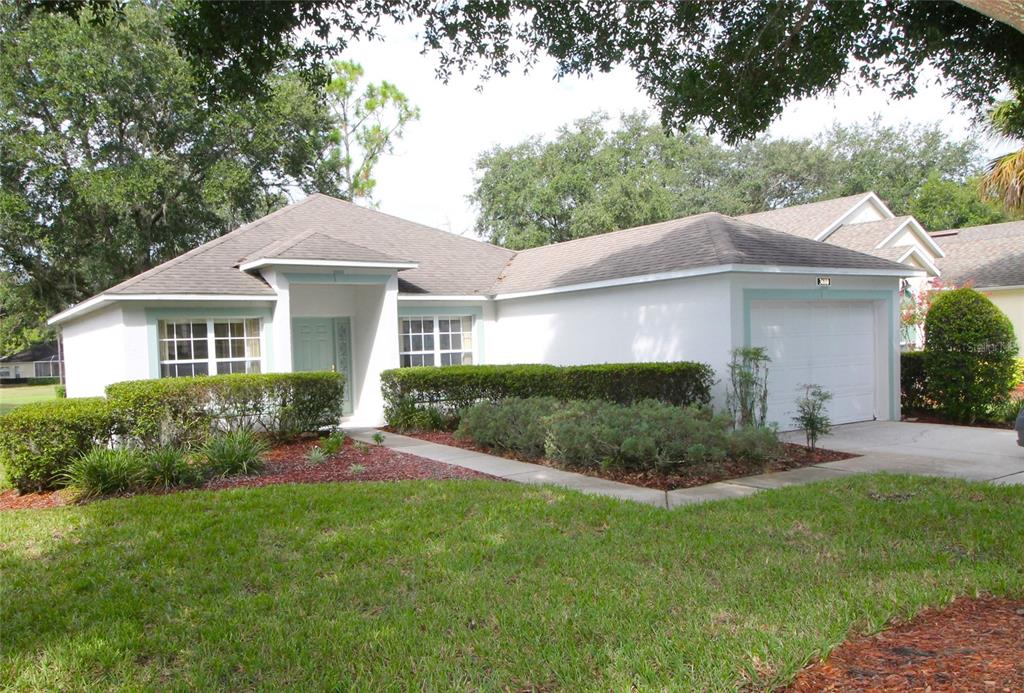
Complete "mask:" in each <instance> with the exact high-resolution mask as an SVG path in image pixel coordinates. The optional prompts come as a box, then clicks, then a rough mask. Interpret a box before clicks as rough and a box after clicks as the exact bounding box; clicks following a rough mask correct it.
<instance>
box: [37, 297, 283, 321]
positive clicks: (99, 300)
mask: <svg viewBox="0 0 1024 693" xmlns="http://www.w3.org/2000/svg"><path fill="white" fill-rule="evenodd" d="M276 300H277V296H275V295H273V294H99V295H96V296H93V297H92V298H90V299H87V300H85V301H82V302H81V303H78V304H76V305H73V306H71V307H70V308H68V309H66V310H62V311H61V312H59V313H57V314H56V315H54V316H52V317H50V318H49V319H47V321H46V324H47V325H59V324H61V323H64V322H67V321H68V320H70V319H72V318H79V317H82V316H83V315H87V314H89V313H92V312H94V311H97V310H100V309H101V308H105V307H106V306H108V305H110V304H113V303H117V302H119V301H220V302H225V303H231V302H236V301H245V302H270V303H272V302H274V301H276Z"/></svg>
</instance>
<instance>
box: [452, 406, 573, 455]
mask: <svg viewBox="0 0 1024 693" xmlns="http://www.w3.org/2000/svg"><path fill="white" fill-rule="evenodd" d="M558 406H559V402H558V400H556V399H555V398H553V397H533V398H527V399H524V398H520V397H510V398H509V399H506V400H503V401H501V402H500V403H497V404H496V403H494V402H479V403H477V404H474V405H472V406H470V407H467V408H466V409H464V410H463V412H462V417H461V421H460V423H459V428H458V430H456V431H455V435H456V436H457V437H459V438H464V439H468V440H472V441H473V442H474V443H476V444H477V445H482V446H484V447H488V448H493V449H495V450H500V451H505V452H515V453H518V454H520V455H523V456H525V457H530V458H539V457H542V456H543V455H544V437H545V435H546V434H547V428H546V426H545V422H544V420H545V418H546V417H547V416H550V415H551V414H552V413H553V412H554V411H555V410H556V409H557V408H558Z"/></svg>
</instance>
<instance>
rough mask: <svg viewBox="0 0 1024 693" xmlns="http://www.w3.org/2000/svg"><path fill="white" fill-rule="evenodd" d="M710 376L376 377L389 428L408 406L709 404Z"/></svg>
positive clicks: (668, 367) (516, 372)
mask: <svg viewBox="0 0 1024 693" xmlns="http://www.w3.org/2000/svg"><path fill="white" fill-rule="evenodd" d="M714 381H715V373H714V370H713V369H712V368H711V367H710V366H708V365H706V364H703V363H694V362H690V361H678V362H672V363H606V364H599V365H591V366H548V365H543V364H524V365H510V366H422V367H417V368H399V369H394V370H389V371H384V373H382V374H381V386H382V389H383V393H384V401H385V403H386V406H385V416H386V417H387V419H388V423H389V424H393V419H395V418H396V416H397V415H398V414H399V413H400V412H403V411H407V410H408V409H409V405H410V403H412V404H414V405H417V406H420V407H431V408H436V409H439V410H441V411H442V412H444V413H445V414H446V415H449V416H451V415H454V414H457V413H458V412H459V411H461V410H462V409H464V408H465V407H468V406H470V405H472V404H475V403H477V402H481V401H489V402H499V401H501V400H504V399H508V398H510V397H520V398H522V397H556V398H558V399H560V400H592V399H593V400H605V401H609V402H616V403H619V404H632V403H634V402H639V401H641V400H644V399H655V400H659V401H661V402H668V403H670V404H675V405H691V404H707V403H709V402H710V401H711V386H712V385H713V384H714Z"/></svg>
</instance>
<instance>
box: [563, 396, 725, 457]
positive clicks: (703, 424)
mask: <svg viewBox="0 0 1024 693" xmlns="http://www.w3.org/2000/svg"><path fill="white" fill-rule="evenodd" d="M731 429H732V417H731V416H729V415H727V414H719V415H717V416H716V415H714V414H712V412H711V410H710V409H708V408H707V407H676V406H673V405H670V404H665V403H664V402H657V401H654V400H645V401H642V402H638V403H636V404H634V405H620V404H614V403H610V402H599V401H584V402H573V403H570V404H569V405H568V406H566V407H564V408H562V409H560V410H559V411H557V412H555V413H554V414H552V415H551V417H549V419H548V433H547V438H546V441H545V448H544V451H545V455H546V456H547V458H548V459H550V460H552V461H553V462H558V463H562V464H566V465H570V466H576V467H587V466H594V465H601V466H604V467H616V468H626V469H636V470H643V469H658V470H662V471H672V470H674V469H676V468H679V467H685V466H694V465H707V464H713V463H718V462H721V461H723V460H725V458H726V456H727V454H728V449H729V438H730V431H731Z"/></svg>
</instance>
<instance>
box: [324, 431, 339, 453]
mask: <svg viewBox="0 0 1024 693" xmlns="http://www.w3.org/2000/svg"><path fill="white" fill-rule="evenodd" d="M320 447H321V448H323V451H324V453H325V454H327V455H337V454H338V453H339V452H341V449H342V448H343V447H345V434H344V433H342V432H341V431H334V432H333V433H331V435H329V436H327V437H326V438H323V439H321V440H320Z"/></svg>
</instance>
